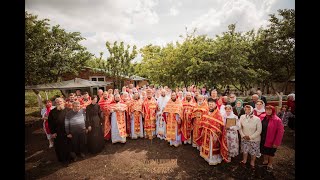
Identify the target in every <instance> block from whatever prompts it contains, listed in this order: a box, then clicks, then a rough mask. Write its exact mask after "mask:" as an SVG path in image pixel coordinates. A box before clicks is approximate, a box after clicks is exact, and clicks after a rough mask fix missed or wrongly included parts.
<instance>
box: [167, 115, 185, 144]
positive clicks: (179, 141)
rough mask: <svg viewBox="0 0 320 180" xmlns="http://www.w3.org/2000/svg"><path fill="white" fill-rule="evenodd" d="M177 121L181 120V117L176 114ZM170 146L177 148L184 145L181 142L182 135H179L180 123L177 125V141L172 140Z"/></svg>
mask: <svg viewBox="0 0 320 180" xmlns="http://www.w3.org/2000/svg"><path fill="white" fill-rule="evenodd" d="M176 119H179V115H178V114H176ZM169 142H170V146H175V147H178V146H179V145H181V144H182V141H181V134H178V123H177V126H176V140H170V141H169Z"/></svg>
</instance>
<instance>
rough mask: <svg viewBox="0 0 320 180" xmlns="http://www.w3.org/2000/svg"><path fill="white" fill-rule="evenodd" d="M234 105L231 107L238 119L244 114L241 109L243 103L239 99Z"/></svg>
mask: <svg viewBox="0 0 320 180" xmlns="http://www.w3.org/2000/svg"><path fill="white" fill-rule="evenodd" d="M235 103H236V105H235V106H234V107H233V113H234V114H235V115H237V116H238V118H239V119H240V116H241V115H242V114H245V113H244V109H243V101H242V100H241V99H237V100H236V102H235Z"/></svg>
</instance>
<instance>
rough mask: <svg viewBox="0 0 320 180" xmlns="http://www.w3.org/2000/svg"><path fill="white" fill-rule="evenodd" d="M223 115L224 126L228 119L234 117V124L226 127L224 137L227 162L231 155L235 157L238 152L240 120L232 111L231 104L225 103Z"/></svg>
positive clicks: (229, 160)
mask: <svg viewBox="0 0 320 180" xmlns="http://www.w3.org/2000/svg"><path fill="white" fill-rule="evenodd" d="M224 109H225V112H226V113H225V115H224V116H223V122H224V124H225V127H226V125H227V124H226V123H227V121H228V120H231V119H235V122H236V124H235V125H234V126H230V127H227V128H226V135H227V137H226V139H227V144H228V162H231V158H232V157H236V156H237V155H238V154H239V137H238V130H239V129H240V121H239V118H238V116H237V115H235V114H234V113H233V111H232V106H231V105H226V107H225V108H224Z"/></svg>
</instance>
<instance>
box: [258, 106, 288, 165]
mask: <svg viewBox="0 0 320 180" xmlns="http://www.w3.org/2000/svg"><path fill="white" fill-rule="evenodd" d="M266 114H267V115H266V117H265V118H264V119H263V120H262V132H261V144H260V152H261V154H263V165H267V169H268V170H272V169H273V167H272V162H273V157H274V155H275V152H276V151H277V147H278V146H280V144H281V141H282V137H283V133H284V128H283V124H282V121H281V119H280V118H279V117H278V116H277V115H276V111H275V108H274V107H273V106H270V105H269V106H267V107H266Z"/></svg>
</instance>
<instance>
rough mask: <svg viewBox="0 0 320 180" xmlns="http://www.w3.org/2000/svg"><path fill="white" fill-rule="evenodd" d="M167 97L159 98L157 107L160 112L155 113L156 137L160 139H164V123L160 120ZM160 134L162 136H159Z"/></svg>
mask: <svg viewBox="0 0 320 180" xmlns="http://www.w3.org/2000/svg"><path fill="white" fill-rule="evenodd" d="M169 99H170V98H169V97H167V96H165V97H162V96H160V97H159V98H158V100H157V104H158V106H159V109H160V111H157V120H156V135H157V137H158V138H160V139H165V138H166V122H165V121H164V120H163V118H162V113H163V109H164V107H165V106H166V105H167V103H168V101H169ZM159 132H160V133H163V136H161V135H160V134H159Z"/></svg>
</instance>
